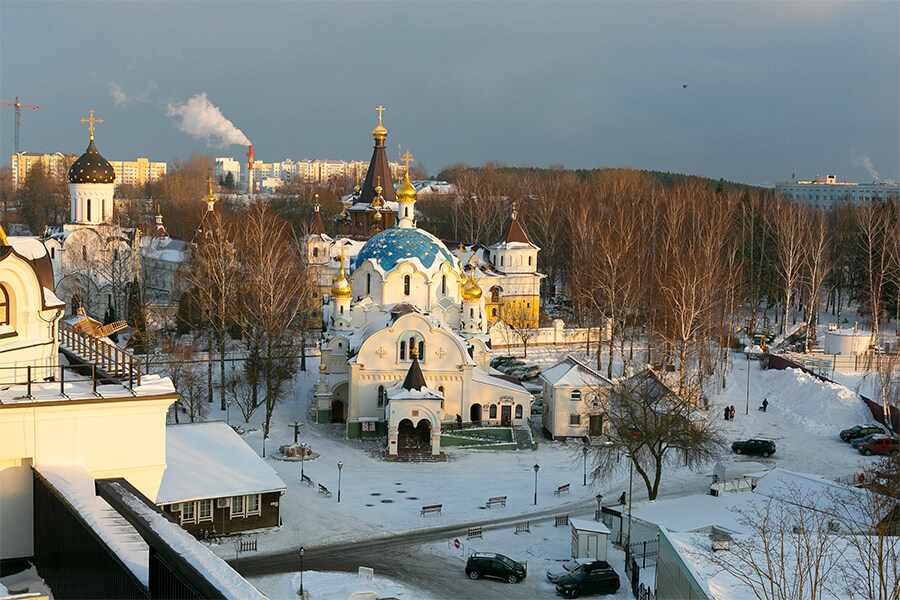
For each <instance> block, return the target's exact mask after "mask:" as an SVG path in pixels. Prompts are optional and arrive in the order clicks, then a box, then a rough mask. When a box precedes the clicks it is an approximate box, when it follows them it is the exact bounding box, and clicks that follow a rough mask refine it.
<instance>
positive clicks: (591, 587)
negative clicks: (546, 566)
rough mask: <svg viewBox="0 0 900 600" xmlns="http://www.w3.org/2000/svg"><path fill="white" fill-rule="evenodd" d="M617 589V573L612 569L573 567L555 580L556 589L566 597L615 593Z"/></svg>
mask: <svg viewBox="0 0 900 600" xmlns="http://www.w3.org/2000/svg"><path fill="white" fill-rule="evenodd" d="M618 590H619V575H618V574H617V573H616V572H615V571H613V570H612V569H592V570H587V569H583V568H577V569H574V570H573V571H572V572H571V573H569V574H568V575H563V576H562V577H560V578H559V581H557V582H556V591H557V592H559V593H560V594H562V595H563V596H565V597H566V598H577V597H578V596H580V595H582V594H615V593H616V592H617V591H618Z"/></svg>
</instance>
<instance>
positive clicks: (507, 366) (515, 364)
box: [497, 360, 525, 375]
mask: <svg viewBox="0 0 900 600" xmlns="http://www.w3.org/2000/svg"><path fill="white" fill-rule="evenodd" d="M524 366H525V363H524V362H522V361H521V360H514V361H511V362H505V363H503V364H502V365H500V366H499V367H497V370H498V371H500V372H501V373H506V374H507V375H508V374H509V373H510V372H511V371H512V370H513V369H518V368H519V367H524Z"/></svg>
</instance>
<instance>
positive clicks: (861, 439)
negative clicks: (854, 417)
mask: <svg viewBox="0 0 900 600" xmlns="http://www.w3.org/2000/svg"><path fill="white" fill-rule="evenodd" d="M880 437H891V436H889V435H886V434H884V433H870V434H869V435H867V436H866V437H858V438H853V439H852V440H850V445H851V446H853V447H854V448H857V447H859V445H860V444H862V443H863V442H871V441H872V440H874V439H876V438H880Z"/></svg>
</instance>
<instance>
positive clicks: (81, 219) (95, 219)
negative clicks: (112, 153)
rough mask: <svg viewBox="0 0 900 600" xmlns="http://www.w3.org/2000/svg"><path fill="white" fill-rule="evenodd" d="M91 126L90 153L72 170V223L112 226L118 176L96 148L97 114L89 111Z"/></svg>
mask: <svg viewBox="0 0 900 600" xmlns="http://www.w3.org/2000/svg"><path fill="white" fill-rule="evenodd" d="M90 114H91V116H90V118H89V119H81V122H82V123H89V124H90V125H89V127H88V130H89V131H90V132H91V141H90V143H89V144H88V147H87V150H85V151H84V154H82V155H81V156H80V157H79V158H78V160H76V161H75V162H74V163H72V166H71V167H70V168H69V176H68V179H69V200H70V205H71V206H70V210H69V221H70V222H71V223H74V224H77V225H81V226H96V225H102V224H104V223H109V222H110V221H111V220H112V216H113V191H114V190H115V181H116V173H115V171H114V170H113V168H112V165H111V164H109V161H107V160H106V159H105V158H103V157H102V156H101V155H100V152H98V151H97V147H96V146H95V145H94V123H102V122H103V119H95V118H94V111H93V110H91V111H90Z"/></svg>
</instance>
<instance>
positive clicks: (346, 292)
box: [331, 273, 353, 298]
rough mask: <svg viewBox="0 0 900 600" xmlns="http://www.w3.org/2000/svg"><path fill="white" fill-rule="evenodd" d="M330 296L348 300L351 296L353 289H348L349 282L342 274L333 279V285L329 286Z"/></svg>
mask: <svg viewBox="0 0 900 600" xmlns="http://www.w3.org/2000/svg"><path fill="white" fill-rule="evenodd" d="M331 295H332V296H333V297H335V298H349V297H350V296H352V295H353V288H351V287H350V282H349V281H347V277H346V276H345V275H344V274H343V273H341V276H340V277H339V278H338V279H335V281H334V285H332V286H331Z"/></svg>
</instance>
